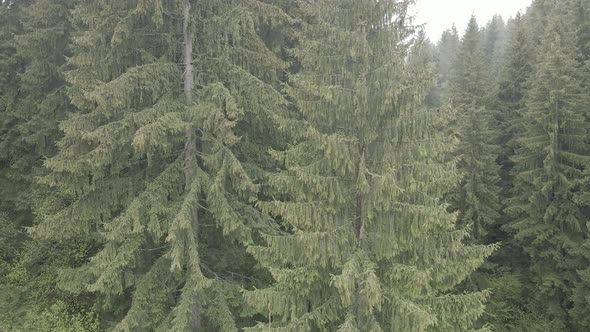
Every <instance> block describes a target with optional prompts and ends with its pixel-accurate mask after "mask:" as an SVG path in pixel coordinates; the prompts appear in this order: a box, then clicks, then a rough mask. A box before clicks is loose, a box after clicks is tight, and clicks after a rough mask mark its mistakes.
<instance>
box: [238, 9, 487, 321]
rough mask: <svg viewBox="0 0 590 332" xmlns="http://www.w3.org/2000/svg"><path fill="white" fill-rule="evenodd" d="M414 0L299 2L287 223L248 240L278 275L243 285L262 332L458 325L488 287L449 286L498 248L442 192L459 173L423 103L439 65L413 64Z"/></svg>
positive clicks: (278, 205)
mask: <svg viewBox="0 0 590 332" xmlns="http://www.w3.org/2000/svg"><path fill="white" fill-rule="evenodd" d="M408 4H409V1H402V2H400V1H378V2H375V1H368V0H362V1H358V0H354V1H352V0H348V1H340V0H339V1H334V0H321V1H314V2H306V3H303V2H302V3H301V4H300V5H301V7H300V8H298V11H296V12H298V13H299V14H298V18H299V19H300V21H301V23H300V24H301V30H300V32H299V38H298V42H297V47H296V48H294V49H293V50H292V53H293V54H294V55H295V58H296V61H298V63H299V68H300V71H299V72H298V73H296V74H294V75H291V76H290V79H289V81H290V84H289V88H288V92H289V95H290V96H291V98H292V100H293V101H294V102H295V104H296V106H297V109H296V110H294V112H293V113H292V114H291V115H287V116H284V117H279V118H277V121H278V122H279V123H280V124H282V127H283V128H285V129H287V130H288V129H291V134H292V137H293V142H292V144H290V145H289V146H287V148H286V149H285V150H281V151H274V152H273V156H274V157H275V158H276V160H277V162H278V163H279V164H278V165H279V167H280V170H279V171H278V172H276V174H273V175H272V176H271V177H270V184H271V186H272V187H273V188H274V195H273V196H274V199H271V200H267V201H260V202H259V203H258V206H259V207H260V209H261V210H262V211H264V212H266V213H269V214H270V215H272V216H274V217H275V218H277V219H278V220H279V221H280V223H281V226H282V229H281V233H279V234H267V235H265V236H264V239H265V241H266V244H265V245H258V246H251V247H250V248H249V250H250V252H252V253H253V254H254V255H255V257H256V258H257V259H258V261H259V262H260V263H261V264H263V265H264V266H266V267H268V268H269V270H270V272H271V273H272V275H273V278H274V284H273V285H272V287H268V288H262V289H257V290H255V291H250V292H246V299H247V300H248V302H249V303H250V304H251V305H253V306H254V307H255V308H256V309H257V310H258V312H259V313H260V314H261V315H263V316H264V317H265V318H266V319H265V320H264V321H261V322H260V323H259V324H258V325H256V326H255V327H253V328H251V329H248V330H252V331H254V330H263V331H309V330H330V331H336V330H338V331H381V330H386V331H426V330H432V331H449V330H457V331H463V330H467V329H469V328H470V327H471V325H472V323H473V321H474V320H476V319H477V318H478V317H479V315H480V314H481V312H482V310H483V301H484V300H485V298H486V297H487V293H486V292H479V293H464V294H454V293H452V292H451V290H452V289H453V287H454V286H455V285H456V284H457V283H459V282H460V281H461V280H463V279H464V278H465V277H466V276H467V275H468V274H469V273H471V272H472V271H473V270H475V269H476V268H477V267H478V266H479V265H480V264H481V263H482V261H483V259H484V257H485V256H487V255H489V254H490V252H491V251H492V249H493V248H491V247H488V246H476V245H464V244H462V239H463V238H464V237H465V236H466V235H467V231H466V230H464V229H457V228H456V227H455V226H456V225H455V219H456V215H455V214H453V213H448V212H447V210H446V209H447V206H446V205H445V204H444V203H443V202H442V200H441V197H442V195H443V194H444V193H445V192H447V191H448V190H449V189H450V188H451V187H452V186H453V185H454V183H455V182H456V180H457V178H458V174H457V172H456V170H455V163H454V161H444V158H443V155H444V154H446V153H449V151H450V150H451V146H450V145H449V144H448V143H449V142H448V137H445V136H444V135H443V134H442V131H441V130H440V128H437V127H436V123H437V122H438V120H437V114H436V112H428V111H425V110H422V111H420V110H419V109H418V104H419V102H420V100H421V99H422V98H423V94H424V93H425V92H426V91H427V90H426V88H427V86H428V81H429V80H432V76H431V74H429V73H427V72H426V71H425V68H424V66H411V65H408V64H407V63H406V62H405V58H406V56H407V55H408V49H409V47H410V46H411V42H408V41H411V40H412V39H411V38H412V31H413V27H412V26H411V25H410V20H409V17H408V15H407V6H408Z"/></svg>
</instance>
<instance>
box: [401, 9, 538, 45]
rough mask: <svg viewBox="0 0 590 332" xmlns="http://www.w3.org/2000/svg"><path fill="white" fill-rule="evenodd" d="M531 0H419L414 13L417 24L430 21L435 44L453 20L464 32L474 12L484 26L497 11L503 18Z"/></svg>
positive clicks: (514, 12)
mask: <svg viewBox="0 0 590 332" xmlns="http://www.w3.org/2000/svg"><path fill="white" fill-rule="evenodd" d="M531 3H532V0H417V4H416V5H414V7H413V10H412V12H413V13H414V14H416V15H417V16H416V22H415V23H427V24H426V35H427V36H428V38H430V40H431V41H432V42H434V43H436V42H437V41H438V40H439V39H440V35H441V34H442V32H443V31H444V30H445V29H447V28H450V27H451V26H452V25H453V22H454V23H455V25H456V26H457V29H458V30H459V34H460V35H463V32H464V31H465V27H466V26H467V22H468V21H469V18H470V17H471V14H474V15H475V17H476V18H477V22H478V23H479V25H480V26H481V25H484V24H485V23H486V22H487V21H489V20H490V19H491V18H492V17H493V16H494V14H501V15H502V17H503V18H504V20H506V19H508V17H510V16H514V15H515V14H516V13H517V12H518V11H519V10H520V11H524V10H525V9H526V8H527V7H528V6H529V5H530V4H531Z"/></svg>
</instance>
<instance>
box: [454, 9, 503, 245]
mask: <svg viewBox="0 0 590 332" xmlns="http://www.w3.org/2000/svg"><path fill="white" fill-rule="evenodd" d="M481 40H482V38H481V34H480V30H479V27H478V25H477V21H476V19H475V17H472V18H471V20H470V21H469V24H468V26H467V30H466V31H465V35H464V36H463V39H462V41H461V47H460V49H459V53H458V55H457V59H456V61H455V65H454V69H453V76H452V81H451V92H450V93H451V96H452V97H451V98H452V102H453V106H454V107H456V108H457V112H458V115H457V123H458V124H457V132H458V135H459V140H460V143H459V146H458V149H457V151H456V153H457V154H458V156H459V169H460V171H461V172H462V173H463V178H462V180H461V183H460V186H459V188H458V190H457V191H456V192H455V195H454V199H453V201H454V204H455V207H456V208H457V209H458V210H459V211H460V220H461V222H462V223H463V224H464V225H470V226H471V228H472V238H473V239H474V240H477V241H481V240H483V238H482V237H483V236H484V235H485V233H486V231H485V229H486V228H487V227H489V225H490V224H493V223H494V222H495V221H497V219H498V212H499V211H500V200H499V186H498V182H499V175H498V170H499V167H498V165H497V163H496V157H497V149H496V147H495V146H494V145H493V143H494V141H495V136H496V133H495V132H494V131H492V130H491V128H492V126H493V122H492V121H493V118H492V117H491V114H490V111H489V109H488V108H487V105H488V104H489V101H490V98H491V97H492V96H491V95H490V87H491V82H490V78H489V72H488V69H487V68H486V65H485V55H484V52H483V48H482V46H481Z"/></svg>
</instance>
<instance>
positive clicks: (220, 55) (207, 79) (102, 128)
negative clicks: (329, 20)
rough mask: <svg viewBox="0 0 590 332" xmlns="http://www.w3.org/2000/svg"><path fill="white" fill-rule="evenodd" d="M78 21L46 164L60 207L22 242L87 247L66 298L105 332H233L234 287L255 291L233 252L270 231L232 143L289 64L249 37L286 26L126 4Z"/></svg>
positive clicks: (94, 4) (214, 8)
mask: <svg viewBox="0 0 590 332" xmlns="http://www.w3.org/2000/svg"><path fill="white" fill-rule="evenodd" d="M73 20H74V22H75V24H76V26H77V28H78V29H79V30H80V33H79V34H78V35H76V37H75V54H74V56H72V57H71V58H70V59H69V63H68V65H69V66H71V68H73V69H72V70H70V71H68V72H67V73H66V78H67V80H68V83H69V84H70V86H69V88H68V93H69V98H70V101H71V103H72V104H73V105H74V106H75V107H76V108H77V112H76V113H75V114H73V115H72V116H70V117H69V118H68V119H67V120H66V121H64V122H63V123H62V125H61V129H62V130H63V132H64V138H63V139H62V140H61V141H60V142H59V145H58V146H59V153H58V154H57V155H56V156H55V157H53V158H50V159H49V160H48V161H47V162H46V165H47V167H48V168H49V169H50V171H51V173H50V174H49V175H48V176H46V177H44V178H43V182H44V183H46V184H49V185H51V186H53V187H54V188H56V190H58V191H59V195H60V197H59V198H60V199H58V198H53V199H54V204H53V206H54V209H53V210H52V211H49V212H47V213H46V215H45V220H44V222H43V223H41V224H40V225H38V226H36V227H35V228H34V229H33V233H34V234H35V235H36V236H39V237H44V238H50V239H60V240H62V241H70V239H73V238H78V239H80V238H82V239H88V240H91V241H92V242H93V243H94V245H93V246H92V247H91V248H90V249H89V250H88V255H89V256H90V259H89V261H88V262H87V263H86V264H83V265H82V266H80V267H77V268H74V269H71V270H68V271H64V272H63V274H62V276H61V277H62V287H64V288H65V289H67V290H69V291H71V292H74V293H75V294H88V293H90V294H92V295H94V296H96V299H97V300H96V303H97V308H98V310H99V313H100V315H101V318H102V320H103V322H105V325H106V326H104V327H105V328H108V329H110V330H114V331H150V330H161V331H186V330H191V329H193V330H205V331H209V330H215V331H236V330H237V329H238V328H239V326H240V325H243V324H245V322H242V321H240V319H242V317H243V316H245V315H247V312H246V310H247V308H246V306H245V305H244V303H243V299H242V297H241V296H240V294H239V291H240V287H241V286H242V285H243V286H249V285H251V284H253V283H255V282H259V281H258V280H257V279H256V278H252V277H255V276H254V273H253V271H252V266H253V262H252V259H251V258H250V257H249V256H248V255H247V254H246V252H245V250H244V249H243V246H244V245H245V244H249V243H252V241H253V238H254V236H253V233H254V230H255V229H257V228H264V229H266V228H269V227H271V226H270V224H269V223H268V218H261V217H260V216H259V213H258V212H257V211H256V210H255V209H254V208H253V207H252V206H251V205H250V202H251V201H253V200H254V198H255V197H256V194H257V192H258V186H257V185H256V184H255V183H254V181H253V177H254V176H255V174H253V173H255V171H252V170H250V169H249V168H248V167H247V163H242V162H241V160H239V157H240V156H244V155H246V153H245V151H242V150H240V149H241V146H240V144H238V143H239V142H240V137H244V140H245V141H248V140H249V139H250V137H249V133H250V130H251V128H250V125H252V126H254V125H258V126H260V124H259V123H257V122H256V121H254V120H252V119H251V117H255V116H256V117H259V118H264V117H265V116H266V117H268V116H269V115H268V114H270V113H269V112H270V110H277V109H280V108H282V107H284V105H285V101H284V99H283V98H282V96H281V95H280V94H279V93H278V92H277V90H276V89H275V88H276V87H277V86H279V83H280V82H279V78H280V75H281V74H282V71H283V70H284V69H285V65H284V64H283V62H282V61H281V60H280V59H279V58H277V56H275V54H274V53H273V52H271V51H270V50H269V48H268V46H267V44H266V43H265V41H264V40H262V39H261V37H260V36H259V33H262V32H263V31H266V30H270V29H269V28H268V27H275V26H278V25H281V24H285V23H287V22H288V21H289V19H288V17H286V16H285V15H284V14H283V13H282V12H281V11H280V10H279V9H277V8H276V7H274V6H272V5H269V4H266V3H264V2H260V1H233V0H224V1H219V0H208V1H201V0H199V1H189V0H185V1H131V0H128V1H117V2H103V1H84V2H81V3H80V4H79V5H78V6H76V8H75V9H74V10H73ZM182 86H184V88H181V87H182ZM259 122H260V121H259ZM256 130H258V131H261V130H262V129H260V128H258V129H256ZM256 130H255V129H252V132H256ZM248 143H250V145H252V144H254V143H251V142H248ZM245 145H246V146H248V144H245ZM269 145H270V144H269ZM249 158H250V160H252V159H254V157H251V156H250V157H249ZM268 231H269V230H267V232H268ZM107 321H108V322H112V323H109V324H107V323H106V322H107ZM111 324H112V325H111Z"/></svg>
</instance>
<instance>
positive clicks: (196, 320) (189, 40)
mask: <svg viewBox="0 0 590 332" xmlns="http://www.w3.org/2000/svg"><path fill="white" fill-rule="evenodd" d="M190 12H191V3H190V0H184V6H183V10H182V16H183V22H182V37H183V43H184V49H183V60H184V96H185V101H186V105H187V107H190V106H191V104H192V102H193V87H194V74H193V32H192V30H191V27H190V24H189V22H190ZM190 120H192V119H189V121H190ZM196 139H197V137H196V130H195V128H194V126H193V125H192V123H191V124H189V126H187V129H186V132H185V140H186V142H185V145H184V177H185V188H186V191H187V192H189V191H190V187H191V183H192V181H193V180H194V174H193V173H194V170H195V167H194V165H193V162H194V161H195V156H196V154H197V142H196ZM193 223H194V226H195V227H194V229H195V234H194V236H195V241H197V242H198V239H199V211H198V206H195V208H194V211H193ZM197 268H198V267H197ZM199 302H200V301H199V296H198V294H197V293H195V295H194V299H193V320H192V329H193V330H194V331H200V330H201V307H200V303H199Z"/></svg>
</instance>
